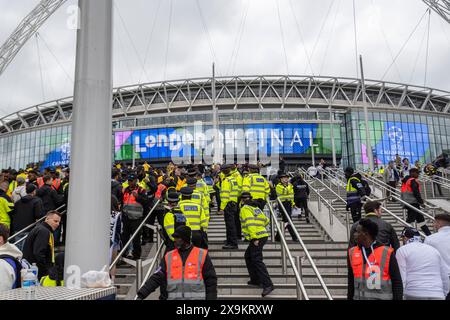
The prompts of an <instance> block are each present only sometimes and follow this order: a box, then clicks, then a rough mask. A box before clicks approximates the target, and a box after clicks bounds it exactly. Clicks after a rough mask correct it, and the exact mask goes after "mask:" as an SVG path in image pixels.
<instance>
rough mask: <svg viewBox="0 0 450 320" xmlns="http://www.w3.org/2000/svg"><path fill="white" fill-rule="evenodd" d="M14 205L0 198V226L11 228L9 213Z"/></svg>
mask: <svg viewBox="0 0 450 320" xmlns="http://www.w3.org/2000/svg"><path fill="white" fill-rule="evenodd" d="M13 208H14V203H12V202H10V201H8V200H6V199H5V198H3V197H0V224H3V225H5V226H7V227H8V228H10V227H11V217H10V216H9V213H10V212H11V211H12V210H13Z"/></svg>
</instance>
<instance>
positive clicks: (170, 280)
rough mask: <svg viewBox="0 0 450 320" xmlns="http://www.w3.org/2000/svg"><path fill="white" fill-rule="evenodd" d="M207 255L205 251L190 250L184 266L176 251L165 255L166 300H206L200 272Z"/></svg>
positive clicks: (195, 248) (198, 249)
mask: <svg viewBox="0 0 450 320" xmlns="http://www.w3.org/2000/svg"><path fill="white" fill-rule="evenodd" d="M207 253H208V251H207V250H205V249H200V248H197V247H194V248H192V251H191V252H190V254H189V256H188V258H187V260H186V262H185V264H184V265H183V261H182V259H181V256H180V254H179V253H178V250H177V249H175V250H173V251H170V252H168V253H167V254H166V256H165V261H166V266H167V293H168V300H205V299H206V292H205V284H204V281H203V275H202V271H203V265H204V264H205V258H206V254H207Z"/></svg>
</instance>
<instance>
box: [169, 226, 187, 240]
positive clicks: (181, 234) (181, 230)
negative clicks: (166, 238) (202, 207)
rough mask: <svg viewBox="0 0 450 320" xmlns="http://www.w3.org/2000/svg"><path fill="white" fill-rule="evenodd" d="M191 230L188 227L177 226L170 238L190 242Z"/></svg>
mask: <svg viewBox="0 0 450 320" xmlns="http://www.w3.org/2000/svg"><path fill="white" fill-rule="evenodd" d="M191 234H192V232H191V228H189V227H188V226H179V227H178V228H177V230H175V232H174V233H173V235H172V237H174V238H179V239H182V240H184V241H186V242H191Z"/></svg>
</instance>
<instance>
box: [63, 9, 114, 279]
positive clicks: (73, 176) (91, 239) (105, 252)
mask: <svg viewBox="0 0 450 320" xmlns="http://www.w3.org/2000/svg"><path fill="white" fill-rule="evenodd" d="M79 6H80V21H81V27H80V29H79V30H78V35H77V49H76V50H77V51H76V52H77V56H76V67H75V88H74V105H73V118H72V146H71V150H72V154H71V171H70V188H69V206H68V216H67V238H66V241H67V243H66V256H65V266H66V274H67V273H68V271H69V270H68V268H69V267H70V266H78V267H79V268H80V271H81V273H84V272H87V271H89V270H100V269H102V268H103V266H105V265H109V219H110V218H109V217H110V210H111V191H110V190H111V172H110V171H111V148H112V145H111V140H112V139H111V134H112V133H111V132H112V124H111V122H112V108H111V103H112V26H113V25H112V23H113V21H112V20H113V10H112V6H113V3H112V0H95V1H91V0H79ZM72 268H73V267H72ZM71 270H72V269H71ZM69 272H70V271H69Z"/></svg>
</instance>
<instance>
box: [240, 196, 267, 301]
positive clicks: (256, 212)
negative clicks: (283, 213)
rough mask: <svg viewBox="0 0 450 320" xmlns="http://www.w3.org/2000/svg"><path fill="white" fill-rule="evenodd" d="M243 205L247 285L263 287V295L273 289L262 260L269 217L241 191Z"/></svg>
mask: <svg viewBox="0 0 450 320" xmlns="http://www.w3.org/2000/svg"><path fill="white" fill-rule="evenodd" d="M241 201H242V204H243V206H242V207H241V211H240V219H241V224H242V232H243V233H244V235H245V239H246V240H248V241H249V242H250V243H249V245H248V248H247V250H246V251H245V256H244V257H245V264H246V266H247V270H248V274H249V276H250V281H248V282H247V283H248V285H250V286H258V287H262V288H263V292H262V294H261V295H262V296H263V297H265V296H267V295H268V294H270V293H271V292H272V291H273V290H274V287H273V283H272V280H271V279H270V276H269V273H268V272H267V268H266V265H265V264H264V262H263V253H262V252H263V248H264V245H265V244H266V242H267V239H268V237H269V232H268V231H267V229H266V227H267V225H268V224H269V218H268V217H266V215H265V214H264V212H263V211H262V210H261V209H259V208H258V206H257V205H256V203H254V202H253V201H252V196H251V194H250V193H249V192H243V193H242V195H241Z"/></svg>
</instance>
